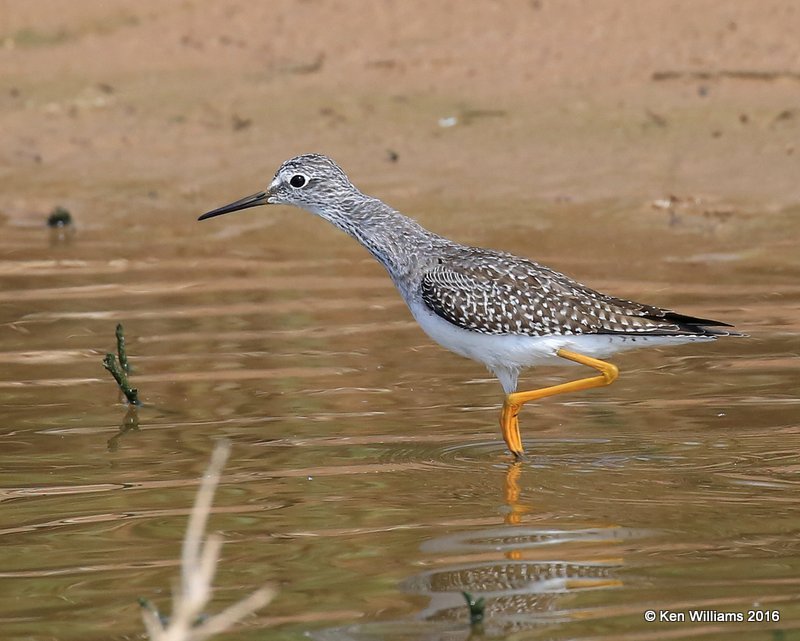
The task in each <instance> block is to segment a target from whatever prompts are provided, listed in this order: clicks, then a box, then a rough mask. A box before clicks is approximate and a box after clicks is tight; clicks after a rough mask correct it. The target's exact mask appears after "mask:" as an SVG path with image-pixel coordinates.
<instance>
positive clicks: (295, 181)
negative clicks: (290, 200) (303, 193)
mask: <svg viewBox="0 0 800 641" xmlns="http://www.w3.org/2000/svg"><path fill="white" fill-rule="evenodd" d="M306 182H308V180H307V178H306V177H305V176H304V175H303V174H295V175H294V176H292V177H291V178H290V179H289V184H290V185H291V186H292V187H294V188H295V189H300V187H303V186H304V185H305V184H306Z"/></svg>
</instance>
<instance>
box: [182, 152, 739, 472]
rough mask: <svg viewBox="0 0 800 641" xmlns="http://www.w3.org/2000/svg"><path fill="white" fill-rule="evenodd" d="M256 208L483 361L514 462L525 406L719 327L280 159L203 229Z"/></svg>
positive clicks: (326, 170) (335, 169) (334, 172)
mask: <svg viewBox="0 0 800 641" xmlns="http://www.w3.org/2000/svg"><path fill="white" fill-rule="evenodd" d="M258 205H293V206H295V207H300V208H301V209H305V210H307V211H309V212H311V213H312V214H316V215H317V216H319V217H320V218H324V219H325V220H327V221H328V222H329V223H331V224H333V225H334V226H335V227H338V228H339V229H341V230H342V231H344V232H345V233H347V234H349V235H350V236H352V237H353V238H355V239H356V240H357V241H358V242H360V243H361V244H362V245H363V246H364V247H365V248H366V249H367V251H369V253H370V254H372V255H373V256H374V257H375V259H376V260H377V261H378V262H379V263H381V265H383V267H384V268H385V269H386V271H387V272H388V273H389V276H390V277H391V279H392V281H393V282H394V284H395V286H396V287H397V289H398V291H399V292H400V295H401V296H402V297H403V300H405V302H406V304H407V305H408V307H409V309H410V310H411V314H412V315H413V316H414V318H415V319H416V321H417V322H418V323H419V325H420V327H422V329H423V330H424V331H425V332H426V333H427V334H428V336H430V337H431V338H432V339H433V340H434V341H436V342H437V343H439V344H440V345H442V346H443V347H445V348H446V349H449V350H450V351H452V352H455V353H456V354H460V355H461V356H465V357H467V358H471V359H473V360H476V361H478V362H479V363H483V364H484V365H485V366H486V367H487V368H488V369H489V370H490V371H491V372H492V373H493V374H494V375H495V376H496V377H497V378H498V379H499V381H500V384H501V385H502V387H503V390H504V392H505V399H504V401H503V407H502V410H501V412H500V427H501V430H502V433H503V438H504V440H505V442H506V445H507V446H508V449H509V450H510V451H511V453H512V454H513V455H514V456H515V457H516V458H520V457H522V455H523V452H524V448H523V445H522V439H521V438H520V433H519V419H518V414H519V411H520V409H521V408H522V406H523V405H524V404H525V403H528V402H530V401H534V400H538V399H541V398H545V397H547V396H554V395H556V394H564V393H566V392H577V391H580V390H585V389H590V388H593V387H601V386H604V385H610V384H611V383H613V382H614V381H615V380H616V379H617V376H618V374H619V372H618V369H617V367H616V366H615V365H613V364H612V363H609V362H606V361H605V360H601V359H603V358H607V357H608V356H610V355H612V354H614V353H616V352H618V351H621V350H626V349H630V348H634V347H641V346H659V345H660V346H663V345H677V344H680V343H686V342H690V341H708V340H714V339H715V338H717V337H719V336H727V335H733V334H735V332H733V331H728V330H724V329H719V328H720V327H731V325H728V324H727V323H722V322H719V321H714V320H709V319H706V318H697V317H694V316H686V315H684V314H679V313H677V312H674V311H672V310H670V309H663V308H661V307H654V306H652V305H644V304H642V303H636V302H634V301H630V300H624V299H621V298H615V297H613V296H609V295H607V294H602V293H600V292H597V291H595V290H593V289H590V288H589V287H586V286H585V285H581V284H580V283H578V282H576V281H574V280H572V279H571V278H569V277H568V276H565V275H564V274H561V273H559V272H557V271H555V270H553V269H550V268H549V267H545V266H544V265H540V264H538V263H535V262H533V261H530V260H528V259H526V258H520V257H519V256H514V255H513V254H508V253H505V252H500V251H493V250H490V249H481V248H478V247H468V246H466V245H461V244H459V243H457V242H455V241H452V240H449V239H447V238H444V237H442V236H439V235H437V234H435V233H433V232H431V231H428V230H427V229H425V228H424V227H422V226H421V225H420V224H419V223H417V222H416V221H414V220H412V219H411V218H408V217H407V216H404V215H403V214H401V213H400V212H398V211H396V210H395V209H393V208H392V207H391V206H389V205H387V204H386V203H384V202H382V201H380V200H378V199H377V198H373V197H371V196H368V195H366V194H364V193H362V192H361V191H360V190H359V189H358V188H357V187H356V186H355V185H353V183H352V182H350V179H349V178H348V177H347V175H346V174H345V173H344V171H343V170H342V169H341V168H340V167H339V166H338V165H337V164H336V163H335V162H334V161H333V160H331V159H330V158H328V157H326V156H322V155H319V154H305V155H302V156H297V157H295V158H292V159H290V160H287V161H286V162H284V163H283V164H282V165H281V166H280V168H279V169H278V171H277V172H276V173H275V176H274V178H273V179H272V182H271V183H270V184H269V187H267V189H265V190H264V191H259V192H258V193H255V194H253V195H252V196H247V197H246V198H242V199H240V200H237V201H235V202H233V203H231V204H229V205H225V206H224V207H219V208H218V209H214V210H212V211H209V212H207V213H205V214H203V215H202V216H200V218H199V219H198V220H206V219H208V218H213V217H214V216H220V215H222V214H227V213H230V212H234V211H239V210H242V209H247V208H249V207H256V206H258ZM565 359H566V360H567V361H573V362H575V363H579V364H581V365H586V366H588V367H591V368H593V369H595V370H597V372H599V374H597V375H595V376H589V377H586V378H581V379H578V380H573V381H570V382H567V383H562V384H560V385H554V386H551V387H545V388H542V389H534V390H531V391H517V382H518V379H519V374H520V371H521V370H523V369H525V368H527V367H531V366H534V365H539V364H543V363H548V362H553V361H556V362H558V361H560V362H564V360H565Z"/></svg>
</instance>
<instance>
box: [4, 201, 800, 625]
mask: <svg viewBox="0 0 800 641" xmlns="http://www.w3.org/2000/svg"><path fill="white" fill-rule="evenodd" d="M230 195H231V196H236V195H237V194H230ZM226 197H227V195H221V196H220V201H222V200H225V199H226ZM217 204H219V203H216V202H209V203H207V207H206V208H212V207H213V206H215V205H217ZM393 204H395V205H396V206H398V207H400V208H401V209H403V210H404V211H406V212H407V213H409V214H413V215H418V216H419V218H420V219H421V220H422V222H424V223H425V224H427V225H428V226H430V227H432V228H433V229H435V230H436V231H438V232H441V233H444V234H446V235H450V236H454V237H457V238H458V239H459V240H462V241H464V242H470V243H475V244H481V245H485V246H493V247H502V248H504V249H507V250H510V251H514V252H517V253H520V254H524V255H527V256H531V257H533V258H535V259H537V260H539V261H541V262H544V263H546V264H549V265H552V266H553V267H556V268H558V269H561V270H563V271H566V272H567V273H569V274H571V275H573V276H575V277H577V278H578V279H579V280H581V281H583V282H586V283H588V284H590V285H592V286H594V287H597V288H600V289H603V290H605V291H609V292H610V293H614V294H617V295H620V296H625V297H632V298H637V299H640V300H644V301H646V302H650V303H654V304H660V305H663V306H669V307H674V308H676V309H679V310H680V311H683V312H685V313H689V314H694V315H698V316H702V317H710V318H719V319H720V320H726V321H729V322H732V323H734V324H736V325H737V327H738V328H739V329H741V330H742V331H744V332H746V333H747V334H749V337H748V338H739V339H725V340H720V341H717V342H716V343H714V344H708V345H705V344H704V345H684V346H679V347H676V348H673V349H660V350H649V351H643V352H632V353H626V354H624V355H621V356H620V357H619V358H618V359H616V362H617V363H618V364H619V366H620V368H621V371H622V376H621V378H620V380H619V381H618V382H617V383H615V384H614V386H613V387H610V388H607V389H602V390H594V391H590V392H586V393H583V394H578V395H574V396H565V397H557V398H554V399H550V400H548V401H546V402H542V403H540V404H538V405H536V406H529V407H526V408H525V410H524V411H523V414H522V415H521V419H522V430H523V438H524V442H525V446H526V449H527V450H528V452H529V457H528V460H526V461H525V462H523V463H521V464H513V463H512V462H511V460H510V458H509V456H508V455H507V454H506V453H505V451H504V445H503V443H502V441H501V439H500V435H499V430H498V427H497V413H498V406H499V403H500V402H501V400H502V397H501V394H500V389H499V386H498V384H497V383H496V381H494V380H493V379H492V378H491V376H489V374H488V373H487V372H485V371H484V370H482V368H481V367H480V366H479V365H476V364H474V363H471V362H469V361H466V360H463V359H461V358H459V357H456V356H454V355H451V354H449V353H447V352H445V351H443V350H442V349H440V348H438V347H437V346H435V345H433V344H431V343H430V342H429V340H428V339H427V338H426V337H425V336H424V335H423V334H422V332H421V331H420V330H419V329H418V328H417V327H416V325H415V324H414V323H413V322H412V319H411V317H410V315H409V313H408V311H407V310H406V309H405V307H404V305H403V303H402V301H401V300H400V299H399V297H398V295H397V294H396V292H395V291H394V289H393V288H392V286H391V283H390V282H389V280H388V278H386V276H385V275H384V274H383V273H382V271H381V269H380V268H379V267H378V266H377V265H375V264H373V263H372V262H371V260H370V259H369V258H368V257H367V256H366V254H365V252H364V251H363V250H362V249H361V248H360V247H358V246H357V245H356V244H355V243H354V242H353V241H351V240H349V239H348V238H346V237H345V236H343V235H341V234H339V233H338V232H336V231H335V230H332V229H329V228H328V227H327V226H325V225H324V223H322V222H321V221H318V220H314V219H312V218H311V217H309V216H307V215H305V214H302V213H299V212H295V211H293V210H288V209H284V210H275V211H274V212H267V211H264V210H261V211H258V212H255V211H252V212H247V213H242V214H237V215H234V216H227V217H225V218H222V219H218V220H215V221H209V222H204V223H202V224H200V223H194V222H193V217H194V216H196V215H197V214H198V213H201V211H202V208H201V210H200V211H189V210H185V211H181V212H180V214H170V217H169V218H167V217H165V216H164V215H163V214H164V212H158V211H155V212H153V213H150V214H144V215H143V217H142V218H138V217H137V218H135V219H131V218H129V217H128V212H126V211H125V210H124V208H123V209H122V210H120V211H119V213H115V214H109V216H108V217H105V218H101V217H94V218H93V220H98V221H101V222H96V223H93V224H92V225H88V224H87V225H83V224H82V223H81V220H80V218H78V220H77V224H76V229H75V231H74V233H72V234H71V235H68V236H66V237H65V236H58V235H57V234H56V235H54V234H53V233H51V232H50V231H49V230H48V229H47V228H46V227H44V226H43V225H39V224H38V221H37V224H32V223H30V222H29V221H30V218H26V219H23V218H21V217H9V218H7V219H6V220H5V221H0V224H2V229H3V232H2V235H1V236H0V315H1V316H0V322H1V323H2V324H0V399H2V407H0V438H1V439H2V441H1V442H0V477H1V479H0V486H1V487H2V488H3V489H2V490H0V496H2V500H3V509H2V511H0V536H2V545H1V546H0V578H2V582H0V585H2V588H3V590H2V593H3V595H4V598H3V599H0V626H1V627H2V629H3V635H2V636H3V638H8V639H29V638H37V639H50V638H58V639H82V640H91V639H110V638H111V639H123V638H133V637H136V636H137V635H139V634H140V633H141V631H142V626H141V622H140V619H139V612H138V606H137V604H136V599H137V597H139V596H144V597H147V598H150V599H152V600H153V601H155V602H156V603H157V604H158V605H160V606H161V607H162V608H164V609H168V600H169V590H170V587H171V585H172V582H173V580H174V578H175V577H176V576H177V559H178V556H179V545H180V540H181V537H182V535H183V530H184V526H185V524H186V517H187V513H188V508H189V507H190V505H191V503H192V501H193V496H194V492H195V490H196V487H197V479H198V477H199V475H200V474H201V473H202V471H203V469H204V468H205V466H206V463H207V461H208V457H209V453H210V451H211V450H212V448H213V445H214V441H215V439H218V438H222V437H224V438H227V439H230V441H231V442H232V445H233V451H232V456H231V459H230V461H229V463H228V465H227V468H226V470H225V475H224V479H223V483H222V485H221V487H220V490H219V491H218V494H217V497H216V502H215V512H214V516H213V518H212V529H214V530H218V531H221V532H223V533H224V534H225V538H226V545H225V547H224V550H223V562H222V564H221V567H220V569H219V573H218V576H217V581H216V584H217V586H218V589H217V591H216V593H215V594H216V599H215V602H214V606H213V607H214V608H215V609H216V608H220V607H222V606H223V605H224V604H227V603H230V602H233V601H234V600H236V599H238V598H240V597H243V596H245V595H246V594H247V593H249V592H250V591H251V590H252V589H254V588H256V587H257V586H259V585H260V584H262V583H263V582H265V581H270V582H272V583H274V584H275V585H277V586H278V587H279V589H280V594H279V596H278V598H277V599H276V601H275V602H274V603H273V604H272V605H271V606H269V607H268V608H267V609H266V610H265V611H263V612H261V613H259V615H257V616H254V617H251V618H249V619H248V620H247V621H246V623H245V624H244V626H243V627H242V628H241V631H240V634H239V635H238V636H239V638H253V639H255V638H264V636H265V634H268V635H269V638H274V639H303V638H306V636H305V635H306V634H307V633H309V632H310V633H311V635H312V637H313V638H315V639H325V640H331V639H333V640H343V639H359V640H361V639H363V640H366V639H369V640H374V639H388V640H391V639H466V638H468V637H469V636H470V629H469V626H468V624H467V609H466V607H465V605H464V602H463V598H462V596H461V595H460V592H461V591H462V590H466V591H468V592H471V593H472V594H474V595H475V596H484V597H485V598H486V600H487V620H486V623H485V625H484V629H483V631H482V634H484V635H485V636H487V637H493V636H507V635H511V638H514V639H628V638H630V639H633V638H636V639H694V638H704V639H705V638H707V639H730V638H734V637H738V638H743V639H790V638H800V623H799V622H800V606H798V599H799V598H800V578H798V577H800V543H799V542H798V540H799V539H798V531H800V510H799V508H800V493H798V488H799V486H800V482H799V481H798V470H800V421H799V420H798V418H800V400H798V381H799V380H800V379H798V374H797V363H798V361H797V357H798V351H799V350H800V341H798V338H797V337H798V329H800V321H798V318H800V316H799V315H798V311H800V285H798V282H800V280H798V276H800V262H798V259H797V257H796V240H797V238H798V236H799V235H800V210H797V209H793V210H792V209H789V210H778V211H758V210H752V209H747V208H745V207H744V206H742V207H738V206H734V207H732V208H731V209H730V210H729V211H726V212H724V215H723V214H720V213H719V212H717V211H715V210H714V209H713V208H711V209H704V208H703V207H702V206H697V207H694V208H686V209H680V210H677V211H673V212H672V213H671V214H670V213H669V212H668V211H664V210H661V209H658V208H654V207H652V206H651V205H650V203H635V202H633V203H632V202H603V203H587V204H575V203H565V202H561V203H552V202H551V203H542V202H514V203H511V202H509V203H506V204H504V205H502V206H499V207H498V206H497V205H492V207H493V208H494V209H493V212H496V215H495V213H493V215H492V216H491V220H488V219H487V216H486V214H485V212H486V211H487V203H477V202H473V203H469V204H466V205H465V204H460V205H458V206H455V205H454V206H452V207H450V208H449V209H448V208H446V207H447V203H446V202H442V203H440V205H441V206H442V207H444V208H443V209H441V210H440V211H438V212H437V211H433V212H431V209H430V208H431V203H430V202H427V203H422V202H415V201H414V200H412V199H406V202H403V201H402V199H401V201H400V202H396V201H395V202H394V203H393ZM129 206H130V207H131V208H139V209H141V210H146V209H147V207H146V206H145V205H144V204H143V203H141V202H139V203H131V204H130V205H129ZM156 209H157V207H156ZM421 212H427V213H421ZM520 212H524V215H522V216H520ZM22 220H25V222H21V221H22ZM123 225H124V228H123V227H122V226H123ZM117 322H123V323H124V325H125V329H126V332H127V338H128V347H129V354H130V356H131V362H132V365H133V367H134V374H133V376H132V380H133V383H134V384H135V385H136V386H137V387H138V388H139V390H140V393H141V395H142V397H143V399H144V401H145V403H146V406H145V407H143V408H142V409H140V410H139V412H138V417H137V418H138V424H134V422H132V421H127V422H126V408H125V406H124V405H123V404H122V403H121V402H120V400H121V399H120V397H119V394H118V392H117V390H116V387H115V385H114V383H113V381H112V380H111V378H110V377H109V376H108V375H107V374H106V372H105V371H104V370H103V369H102V366H101V359H102V357H103V355H104V354H105V353H106V352H107V351H112V349H113V347H114V326H115V324H116V323H117ZM574 371H575V370H573V369H571V368H564V369H558V368H554V369H541V370H537V371H535V372H529V374H528V376H527V378H526V379H525V380H526V381H528V382H529V383H530V386H531V387H534V386H541V385H546V384H552V383H554V382H556V381H559V380H563V379H564V377H565V376H569V375H572V374H573V373H574ZM648 609H654V610H656V611H661V610H670V611H674V612H676V613H684V614H685V616H686V617H687V619H688V617H689V614H688V612H689V610H692V609H695V610H717V611H724V612H735V613H742V614H743V615H744V616H745V617H746V616H747V613H748V611H750V610H755V611H769V612H770V613H772V612H778V614H779V618H780V620H779V621H772V622H751V623H747V622H743V623H722V622H699V623H698V622H690V621H688V620H687V621H685V622H683V623H680V622H678V623H663V622H662V623H658V622H656V623H648V622H646V621H645V620H644V613H645V611H646V610H648ZM756 616H759V615H756ZM770 616H771V617H772V618H774V617H775V615H770ZM267 630H268V632H265V631H267ZM472 633H473V638H476V637H479V636H480V634H481V631H479V630H475V631H473V632H472Z"/></svg>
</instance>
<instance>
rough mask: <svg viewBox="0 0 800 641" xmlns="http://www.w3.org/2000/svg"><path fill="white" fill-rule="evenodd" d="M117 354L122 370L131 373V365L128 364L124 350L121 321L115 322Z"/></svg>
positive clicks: (123, 333)
mask: <svg viewBox="0 0 800 641" xmlns="http://www.w3.org/2000/svg"><path fill="white" fill-rule="evenodd" d="M116 334H117V355H118V356H119V364H120V365H121V366H122V371H123V372H125V373H126V374H130V373H131V366H130V365H129V364H128V354H127V352H126V351H125V330H124V329H122V323H117V331H116Z"/></svg>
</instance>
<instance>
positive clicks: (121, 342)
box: [103, 324, 142, 405]
mask: <svg viewBox="0 0 800 641" xmlns="http://www.w3.org/2000/svg"><path fill="white" fill-rule="evenodd" d="M117 354H118V356H119V361H117V357H116V356H114V354H106V357H105V358H104V359H103V367H105V368H106V369H107V370H108V371H109V372H111V376H113V377H114V380H115V381H117V385H119V388H120V389H121V390H122V393H123V394H125V398H127V399H128V402H129V403H130V404H131V405H141V404H142V403H141V401H140V400H139V390H137V389H136V388H135V387H131V385H130V383H129V382H128V372H129V371H130V365H129V364H128V354H127V353H126V352H125V332H124V330H123V329H122V324H119V325H117Z"/></svg>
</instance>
